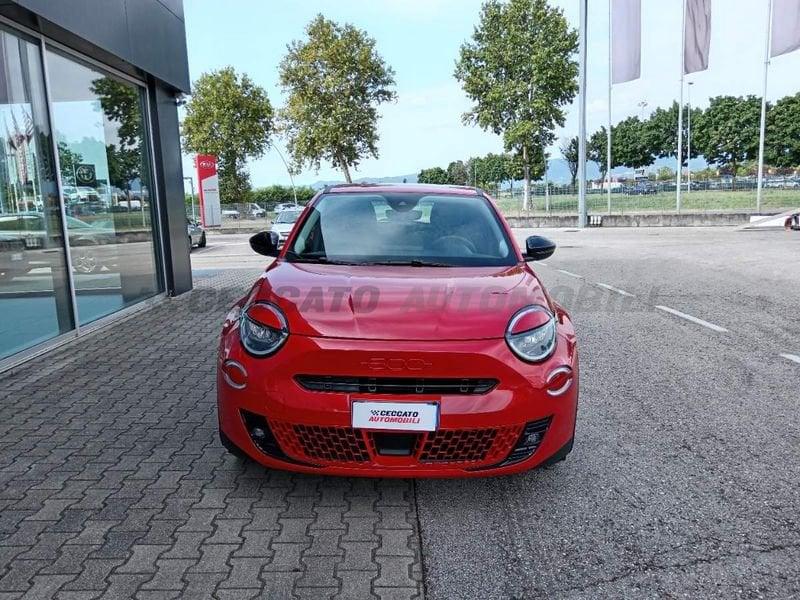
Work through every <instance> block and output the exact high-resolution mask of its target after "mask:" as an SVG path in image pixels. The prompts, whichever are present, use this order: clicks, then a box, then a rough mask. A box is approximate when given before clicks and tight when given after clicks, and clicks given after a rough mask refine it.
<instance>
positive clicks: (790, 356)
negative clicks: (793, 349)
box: [781, 354, 800, 365]
mask: <svg viewBox="0 0 800 600" xmlns="http://www.w3.org/2000/svg"><path fill="white" fill-rule="evenodd" d="M781 356H782V357H783V358H785V359H786V360H790V361H792V362H796V363H797V364H798V365H800V356H797V354H781Z"/></svg>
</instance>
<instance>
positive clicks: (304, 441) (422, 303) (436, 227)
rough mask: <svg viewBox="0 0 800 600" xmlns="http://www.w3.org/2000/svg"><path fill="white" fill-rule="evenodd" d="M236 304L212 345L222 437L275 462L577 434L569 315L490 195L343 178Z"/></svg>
mask: <svg viewBox="0 0 800 600" xmlns="http://www.w3.org/2000/svg"><path fill="white" fill-rule="evenodd" d="M276 237H277V236H275V234H274V233H272V232H263V233H259V234H256V235H255V236H253V237H252V238H251V240H250V245H251V247H252V248H253V249H254V250H255V251H256V252H258V253H260V254H263V255H266V256H275V257H277V259H276V260H275V261H274V262H273V263H272V264H271V265H270V266H269V267H268V268H267V270H266V272H265V273H264V274H263V275H262V276H261V277H260V278H259V280H258V281H257V282H256V283H255V285H254V286H253V287H252V289H251V290H250V292H249V293H248V294H247V295H246V296H245V297H244V298H242V299H241V300H240V301H239V302H238V303H237V304H236V305H235V306H234V307H233V309H232V310H231V311H230V313H229V314H228V316H227V317H226V319H225V323H224V325H223V329H222V337H221V340H220V345H219V356H218V376H217V390H218V392H217V394H218V409H219V426H220V430H219V433H220V438H221V440H222V443H223V444H224V445H225V447H226V448H228V449H229V450H230V451H231V452H234V453H235V454H237V455H240V456H248V457H250V458H252V459H254V460H256V461H258V462H260V463H261V464H263V465H265V466H267V467H272V468H276V469H287V470H291V471H300V472H304V473H322V474H330V475H348V476H354V475H355V476H358V475H363V476H381V477H387V476H388V477H474V476H486V475H500V474H506V473H516V472H519V471H524V470H527V469H530V468H532V467H537V466H542V465H550V464H553V463H555V462H558V461H560V460H563V459H564V458H565V457H566V456H567V454H568V453H569V452H570V450H571V449H572V443H573V438H574V431H575V417H576V410H577V404H578V351H577V346H576V339H575V332H574V329H573V326H572V321H571V320H570V317H569V315H568V314H567V313H566V311H565V310H564V309H563V308H561V307H560V306H559V305H558V304H556V303H555V302H554V301H553V299H552V298H551V297H550V296H549V295H548V294H547V292H546V291H545V290H544V288H543V286H542V284H541V282H540V281H539V278H538V277H537V276H536V274H535V273H534V272H533V270H531V268H530V266H529V265H528V262H529V261H534V260H541V259H544V258H547V257H549V256H550V255H552V253H553V252H554V251H555V245H554V244H553V243H552V242H550V241H548V240H546V239H545V238H542V237H539V236H532V237H529V238H528V239H527V240H526V249H525V252H524V253H521V252H520V250H519V249H518V248H517V245H516V244H515V243H514V239H513V237H512V235H511V231H510V229H509V227H508V225H507V224H506V222H505V221H504V220H503V218H502V216H501V215H500V213H499V212H498V210H497V208H496V207H495V205H494V203H493V202H492V201H491V200H490V199H489V198H488V197H487V196H486V195H485V194H484V193H483V192H482V191H480V190H476V189H472V188H464V187H450V186H416V185H415V186H411V185H403V186H380V185H344V186H334V187H330V188H326V189H325V190H324V191H323V192H321V193H320V194H318V195H317V196H316V197H315V198H314V199H313V200H312V201H311V202H310V203H309V206H308V207H307V208H306V209H305V210H304V212H303V214H302V215H301V216H300V218H299V219H298V222H297V224H296V226H295V228H294V229H293V231H292V233H291V234H290V236H289V238H288V240H287V241H286V243H285V245H284V246H283V248H281V249H280V250H278V240H277V239H276Z"/></svg>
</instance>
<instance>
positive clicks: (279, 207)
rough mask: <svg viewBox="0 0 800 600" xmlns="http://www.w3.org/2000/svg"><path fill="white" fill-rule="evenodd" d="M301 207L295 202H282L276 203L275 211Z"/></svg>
mask: <svg viewBox="0 0 800 600" xmlns="http://www.w3.org/2000/svg"><path fill="white" fill-rule="evenodd" d="M299 208H302V207H300V206H298V205H297V204H295V203H294V202H282V203H281V204H276V205H275V212H276V213H280V212H283V211H284V210H298V209H299Z"/></svg>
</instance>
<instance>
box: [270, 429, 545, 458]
mask: <svg viewBox="0 0 800 600" xmlns="http://www.w3.org/2000/svg"><path fill="white" fill-rule="evenodd" d="M548 424H549V419H546V420H543V421H540V422H536V423H528V424H527V425H526V426H523V425H516V426H510V427H496V428H491V429H440V430H439V431H435V432H429V433H424V432H422V433H408V434H402V436H403V437H404V438H408V439H404V440H403V443H402V444H399V443H396V442H397V441H398V440H394V439H389V438H391V437H392V436H397V435H399V434H392V433H385V432H375V431H369V432H368V431H362V430H360V429H353V428H352V427H320V426H316V425H298V424H293V423H284V422H279V421H270V422H269V427H270V429H271V431H272V433H273V434H274V436H275V439H276V440H277V444H278V445H279V446H280V449H281V451H282V452H284V453H285V454H286V455H287V457H288V458H289V460H294V461H303V462H310V463H316V464H317V465H321V464H324V463H350V464H353V463H356V464H358V463H368V462H375V461H378V460H380V459H381V458H382V457H383V456H409V457H414V458H416V460H418V461H419V462H420V463H429V464H430V463H438V464H444V463H457V464H463V465H465V466H466V467H468V468H470V469H485V468H491V467H498V466H502V465H506V464H511V463H513V462H518V461H519V460H523V459H524V458H527V457H529V456H530V455H531V454H533V452H535V450H536V447H537V446H538V443H535V442H534V443H531V442H533V440H532V439H529V436H530V435H531V434H534V433H538V434H540V435H539V437H538V438H537V441H538V442H540V441H541V435H543V434H544V431H546V429H547V425H548ZM380 436H384V438H387V439H383V438H381V437H380ZM534 444H535V445H534ZM532 446H533V447H532ZM400 450H403V451H402V452H400Z"/></svg>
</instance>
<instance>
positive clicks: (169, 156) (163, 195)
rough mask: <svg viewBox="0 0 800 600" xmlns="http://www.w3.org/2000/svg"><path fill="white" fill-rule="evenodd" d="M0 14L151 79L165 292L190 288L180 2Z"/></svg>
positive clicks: (18, 8) (96, 0) (28, 1)
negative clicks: (180, 115)
mask: <svg viewBox="0 0 800 600" xmlns="http://www.w3.org/2000/svg"><path fill="white" fill-rule="evenodd" d="M0 15H4V16H6V17H8V18H10V19H11V20H13V21H16V22H18V23H20V24H21V25H24V26H25V27H27V28H30V29H33V30H35V31H38V32H40V33H42V34H44V35H46V36H47V37H48V38H51V39H53V40H55V41H56V42H59V43H62V44H64V45H65V46H68V47H70V48H72V49H74V50H77V51H79V52H82V53H84V54H86V55H87V56H90V57H91V58H94V59H95V60H98V61H100V62H102V63H104V64H107V65H109V66H112V67H114V68H116V69H118V70H120V71H123V72H127V73H129V74H131V75H133V76H136V77H138V78H144V79H146V80H147V82H148V86H149V87H150V89H151V92H150V94H149V108H150V114H151V119H152V123H151V125H152V131H153V142H154V148H153V153H154V157H155V162H156V168H157V170H158V178H157V182H156V187H157V190H158V192H159V198H160V200H161V214H160V217H161V223H162V232H161V234H162V239H161V247H162V249H163V254H164V259H165V263H166V264H165V271H166V275H167V292H168V293H169V294H170V295H177V294H181V293H183V292H186V291H188V290H190V289H191V288H192V274H191V264H190V261H189V248H188V241H187V234H186V223H185V220H186V214H185V207H184V192H183V169H182V165H181V146H180V135H179V129H178V112H177V110H178V109H177V104H176V99H177V97H179V95H180V94H181V93H188V92H189V91H190V80H189V66H188V58H187V50H186V30H185V25H184V20H183V19H184V18H183V2H182V0H0Z"/></svg>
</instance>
